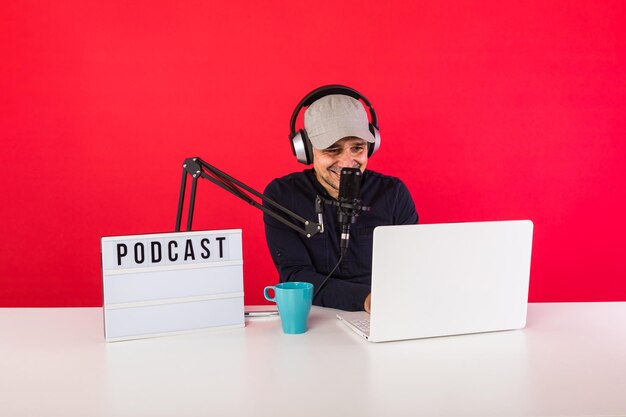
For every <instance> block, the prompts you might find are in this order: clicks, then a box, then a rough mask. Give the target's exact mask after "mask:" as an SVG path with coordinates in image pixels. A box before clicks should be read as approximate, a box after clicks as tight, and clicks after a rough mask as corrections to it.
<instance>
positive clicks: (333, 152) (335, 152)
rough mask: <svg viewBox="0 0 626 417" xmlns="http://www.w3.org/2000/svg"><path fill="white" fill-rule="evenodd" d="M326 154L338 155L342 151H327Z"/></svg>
mask: <svg viewBox="0 0 626 417" xmlns="http://www.w3.org/2000/svg"><path fill="white" fill-rule="evenodd" d="M324 152H325V153H326V154H327V155H338V154H339V152H340V150H339V149H326V150H325V151H324Z"/></svg>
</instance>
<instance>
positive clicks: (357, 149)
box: [352, 145, 365, 153]
mask: <svg viewBox="0 0 626 417" xmlns="http://www.w3.org/2000/svg"><path fill="white" fill-rule="evenodd" d="M363 149H365V146H362V145H359V146H355V147H353V148H352V152H354V153H359V152H361V151H362V150H363Z"/></svg>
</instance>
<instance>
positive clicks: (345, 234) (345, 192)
mask: <svg viewBox="0 0 626 417" xmlns="http://www.w3.org/2000/svg"><path fill="white" fill-rule="evenodd" d="M360 195H361V170H360V169H359V168H341V175H340V176H339V205H338V209H337V216H338V220H339V223H340V224H341V241H340V244H339V249H340V251H341V256H343V254H344V253H345V252H346V249H347V248H348V243H349V242H350V225H351V224H352V223H355V222H356V218H357V216H358V215H359V213H360V212H361V209H362V205H361V199H360V198H359V196H360Z"/></svg>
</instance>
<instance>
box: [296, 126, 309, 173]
mask: <svg viewBox="0 0 626 417" xmlns="http://www.w3.org/2000/svg"><path fill="white" fill-rule="evenodd" d="M291 150H292V152H293V154H294V155H295V156H296V159H297V160H298V162H300V163H301V164H305V165H311V164H312V163H313V147H312V145H311V141H310V140H309V137H308V136H307V134H306V130H304V129H300V130H298V131H297V132H296V134H295V135H294V136H293V137H292V138H291Z"/></svg>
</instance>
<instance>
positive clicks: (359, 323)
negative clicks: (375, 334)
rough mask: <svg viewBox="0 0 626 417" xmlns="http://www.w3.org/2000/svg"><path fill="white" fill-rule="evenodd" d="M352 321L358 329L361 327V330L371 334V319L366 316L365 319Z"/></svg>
mask: <svg viewBox="0 0 626 417" xmlns="http://www.w3.org/2000/svg"><path fill="white" fill-rule="evenodd" d="M350 323H352V324H353V325H354V326H355V327H356V328H357V329H359V330H360V331H362V332H363V333H365V334H368V335H369V334H370V319H369V317H368V318H365V319H352V320H350Z"/></svg>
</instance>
